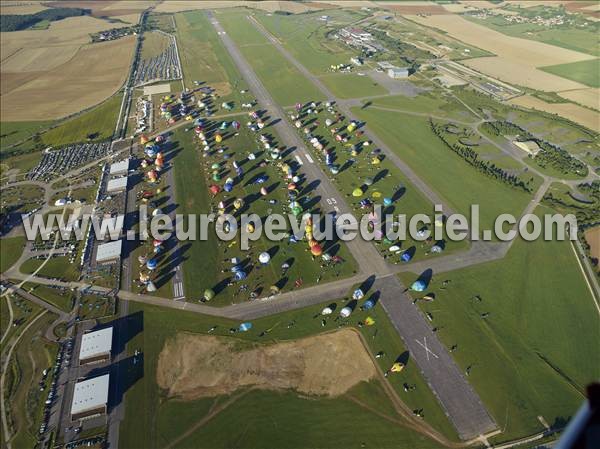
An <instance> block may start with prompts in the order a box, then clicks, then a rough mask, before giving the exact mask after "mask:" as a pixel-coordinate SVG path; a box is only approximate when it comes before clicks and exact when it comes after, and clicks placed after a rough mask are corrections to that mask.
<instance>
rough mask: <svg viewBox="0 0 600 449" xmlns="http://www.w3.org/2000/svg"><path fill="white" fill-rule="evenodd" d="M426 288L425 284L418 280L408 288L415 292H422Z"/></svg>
mask: <svg viewBox="0 0 600 449" xmlns="http://www.w3.org/2000/svg"><path fill="white" fill-rule="evenodd" d="M426 288H427V284H426V283H425V281H422V280H420V279H419V280H417V281H415V282H413V284H412V285H411V286H410V289H411V290H414V291H415V292H422V291H423V290H425V289H426Z"/></svg>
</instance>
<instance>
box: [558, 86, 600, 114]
mask: <svg viewBox="0 0 600 449" xmlns="http://www.w3.org/2000/svg"><path fill="white" fill-rule="evenodd" d="M559 95H560V96H561V97H563V98H566V99H567V100H571V101H573V102H575V103H579V104H582V105H584V106H587V107H588V108H593V109H596V110H600V88H590V89H581V90H570V91H567V92H560V93H559Z"/></svg>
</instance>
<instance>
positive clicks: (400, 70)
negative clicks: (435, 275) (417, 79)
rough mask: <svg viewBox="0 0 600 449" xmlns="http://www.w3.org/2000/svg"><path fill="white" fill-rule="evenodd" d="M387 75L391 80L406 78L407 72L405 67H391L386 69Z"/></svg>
mask: <svg viewBox="0 0 600 449" xmlns="http://www.w3.org/2000/svg"><path fill="white" fill-rule="evenodd" d="M387 74H388V76H389V77H390V78H393V79H399V78H408V75H409V71H408V68H407V67H392V68H391V69H388V71H387Z"/></svg>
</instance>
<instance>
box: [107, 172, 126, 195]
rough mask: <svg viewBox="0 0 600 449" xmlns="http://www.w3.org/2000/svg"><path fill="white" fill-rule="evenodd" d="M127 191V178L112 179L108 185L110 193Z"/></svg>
mask: <svg viewBox="0 0 600 449" xmlns="http://www.w3.org/2000/svg"><path fill="white" fill-rule="evenodd" d="M125 189H127V176H123V177H121V178H115V179H111V180H109V181H108V184H107V185H106V191H107V192H108V193H118V192H123V191H124V190H125Z"/></svg>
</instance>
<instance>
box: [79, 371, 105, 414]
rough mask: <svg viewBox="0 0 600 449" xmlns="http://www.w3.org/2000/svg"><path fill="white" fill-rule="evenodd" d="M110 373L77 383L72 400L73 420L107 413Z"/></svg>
mask: <svg viewBox="0 0 600 449" xmlns="http://www.w3.org/2000/svg"><path fill="white" fill-rule="evenodd" d="M109 380H110V374H105V375H103V376H98V377H94V378H92V379H86V380H82V381H81V382H77V383H76V384H75V390H74V391H73V402H71V420H72V421H77V420H80V419H85V418H91V417H92V416H97V415H104V414H106V409H107V406H108V385H109Z"/></svg>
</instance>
